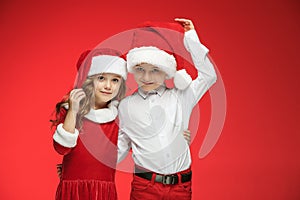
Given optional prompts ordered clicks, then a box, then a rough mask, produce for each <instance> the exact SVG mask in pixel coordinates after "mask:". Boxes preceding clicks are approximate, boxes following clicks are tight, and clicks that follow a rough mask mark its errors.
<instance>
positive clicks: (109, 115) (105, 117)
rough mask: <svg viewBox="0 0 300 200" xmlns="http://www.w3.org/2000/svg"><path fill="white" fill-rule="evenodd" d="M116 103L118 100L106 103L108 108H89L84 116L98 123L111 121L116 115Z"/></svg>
mask: <svg viewBox="0 0 300 200" xmlns="http://www.w3.org/2000/svg"><path fill="white" fill-rule="evenodd" d="M118 104H119V102H118V101H112V102H111V103H110V104H109V105H108V108H102V109H97V110H94V109H91V110H90V112H89V113H88V114H86V115H85V116H84V117H85V118H87V119H89V120H91V121H93V122H96V123H99V124H100V123H107V122H110V121H113V120H114V119H116V117H117V115H118V108H117V106H118Z"/></svg>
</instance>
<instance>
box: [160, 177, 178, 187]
mask: <svg viewBox="0 0 300 200" xmlns="http://www.w3.org/2000/svg"><path fill="white" fill-rule="evenodd" d="M162 183H163V184H164V185H169V184H172V185H174V184H175V176H174V175H163V176H162Z"/></svg>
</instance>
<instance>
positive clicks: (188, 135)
mask: <svg viewBox="0 0 300 200" xmlns="http://www.w3.org/2000/svg"><path fill="white" fill-rule="evenodd" d="M183 137H184V139H185V140H186V141H187V143H188V144H190V142H191V132H190V131H189V130H185V131H183Z"/></svg>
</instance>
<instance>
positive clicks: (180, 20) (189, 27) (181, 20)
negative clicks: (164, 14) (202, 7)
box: [175, 18, 195, 32]
mask: <svg viewBox="0 0 300 200" xmlns="http://www.w3.org/2000/svg"><path fill="white" fill-rule="evenodd" d="M175 21H176V22H178V23H180V24H181V25H182V26H183V28H184V31H185V32H187V31H189V30H193V29H195V27H194V24H193V22H192V21H191V20H189V19H184V18H175Z"/></svg>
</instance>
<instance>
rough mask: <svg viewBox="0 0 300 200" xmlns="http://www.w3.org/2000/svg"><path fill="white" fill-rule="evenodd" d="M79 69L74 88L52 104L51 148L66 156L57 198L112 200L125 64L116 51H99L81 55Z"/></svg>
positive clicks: (125, 75)
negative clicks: (119, 109)
mask: <svg viewBox="0 0 300 200" xmlns="http://www.w3.org/2000/svg"><path fill="white" fill-rule="evenodd" d="M77 68H78V71H79V72H78V77H77V81H76V87H75V88H77V89H73V90H72V91H71V92H70V93H69V94H68V95H67V97H66V98H65V100H63V101H61V102H59V103H58V104H57V105H56V119H55V120H52V123H53V126H55V127H56V130H55V133H54V135H53V142H54V148H55V150H56V151H57V152H58V153H59V154H61V155H63V156H64V157H63V163H62V172H61V179H60V183H59V185H58V188H57V192H56V199H57V200H60V199H63V200H79V199H80V200H81V199H83V200H85V199H99V200H100V199H101V200H114V199H117V194H116V187H115V182H114V178H115V166H116V161H117V148H116V145H117V139H118V125H117V123H116V121H115V119H116V117H117V114H118V111H117V105H118V101H119V100H121V99H122V98H123V97H124V95H125V80H126V77H127V72H126V62H125V60H124V59H123V58H121V57H120V54H119V53H118V52H115V51H113V50H109V49H97V50H93V51H92V52H90V51H87V52H84V53H83V54H82V55H81V57H80V58H79V60H78V63H77ZM78 136H79V137H78Z"/></svg>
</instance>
